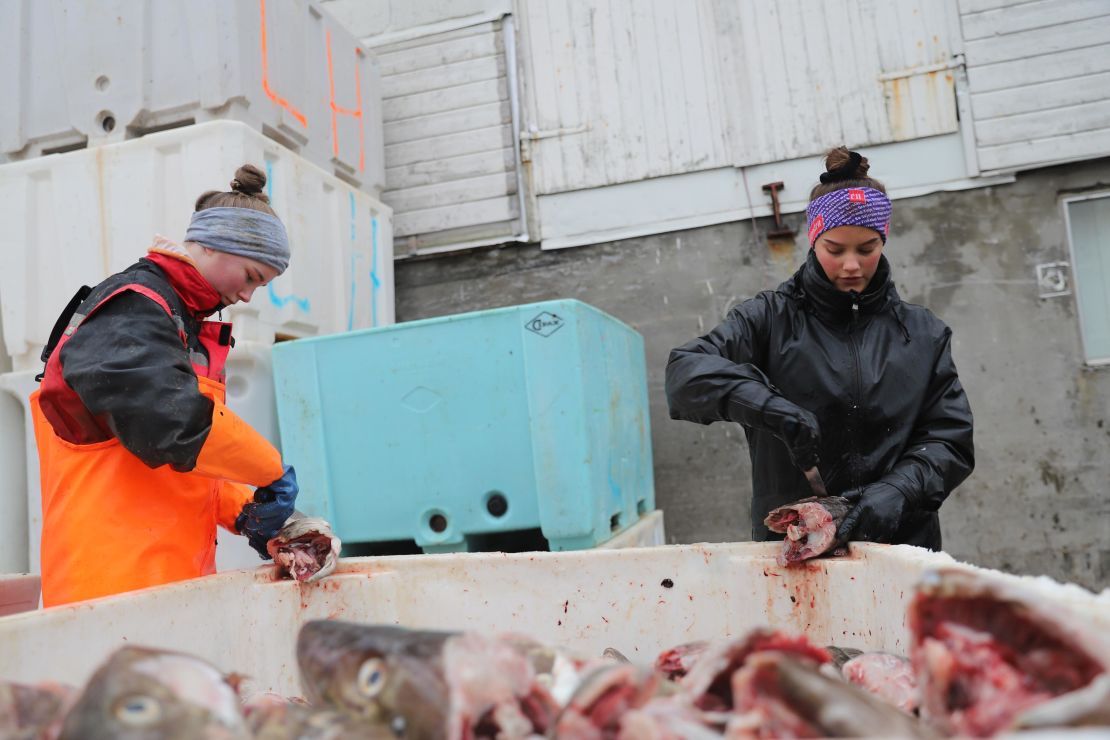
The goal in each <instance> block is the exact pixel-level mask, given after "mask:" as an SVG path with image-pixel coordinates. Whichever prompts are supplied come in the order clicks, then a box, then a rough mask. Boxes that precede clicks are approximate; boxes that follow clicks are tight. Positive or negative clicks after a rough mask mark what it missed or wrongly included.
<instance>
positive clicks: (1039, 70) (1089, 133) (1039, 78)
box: [960, 0, 1110, 172]
mask: <svg viewBox="0 0 1110 740" xmlns="http://www.w3.org/2000/svg"><path fill="white" fill-rule="evenodd" d="M960 12H961V18H960V20H961V27H962V29H963V34H964V37H965V38H966V43H965V52H966V63H967V76H968V87H969V90H970V93H971V108H972V112H973V118H974V131H975V144H976V147H977V155H978V159H979V165H980V167H981V169H982V170H983V171H984V172H997V171H1014V170H1020V169H1028V168H1030V167H1038V166H1045V165H1049V164H1055V163H1060V162H1066V161H1069V160H1074V159H1084V158H1088V157H1099V156H1105V154H1106V152H1107V151H1108V146H1107V144H1108V142H1110V1H1108V0H1034V1H1033V2H1025V3H1021V4H1014V3H1006V4H1003V3H1001V2H993V3H991V2H985V1H983V0H960Z"/></svg>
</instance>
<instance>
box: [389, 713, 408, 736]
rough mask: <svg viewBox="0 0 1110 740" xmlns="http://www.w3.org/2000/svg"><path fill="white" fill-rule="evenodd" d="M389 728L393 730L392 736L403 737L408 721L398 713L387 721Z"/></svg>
mask: <svg viewBox="0 0 1110 740" xmlns="http://www.w3.org/2000/svg"><path fill="white" fill-rule="evenodd" d="M389 729H390V730H392V731H393V736H394V737H404V736H405V730H407V729H408V723H407V722H405V718H404V717H402V716H401V715H399V714H398V715H397V716H396V717H394V718H393V721H391V722H390V723H389Z"/></svg>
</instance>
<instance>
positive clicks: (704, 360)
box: [666, 294, 778, 427]
mask: <svg viewBox="0 0 1110 740" xmlns="http://www.w3.org/2000/svg"><path fill="white" fill-rule="evenodd" d="M769 317H770V306H769V305H768V298H767V296H766V295H765V294H760V295H757V296H756V297H754V298H751V299H749V300H747V301H744V302H743V303H741V304H740V305H738V306H735V307H733V309H732V310H731V311H729V312H728V315H727V316H726V317H725V320H724V321H722V322H721V323H720V324H719V325H718V326H717V327H716V328H715V329H713V331H711V332H709V333H708V334H706V335H705V336H703V337H700V338H698V339H695V340H693V341H692V342H688V343H686V344H684V345H682V346H681V347H677V348H675V349H673V350H671V356H670V359H668V360H667V373H666V392H667V404H668V405H669V407H670V412H671V418H672V419H682V420H684V421H695V422H698V423H699V424H711V423H712V422H715V421H735V422H739V423H741V424H746V425H748V426H752V427H762V426H763V420H762V413H761V411H762V409H763V406H764V404H766V403H767V401H768V400H769V399H770V398H771V397H772V396H775V395H778V393H777V391H776V390H775V389H774V386H772V384H771V381H770V380H768V378H767V376H766V375H765V374H764V372H763V371H762V370H760V369H759V367H758V364H759V363H760V362H761V358H763V357H764V356H765V355H766V345H767V334H768V331H769V324H770V318H769Z"/></svg>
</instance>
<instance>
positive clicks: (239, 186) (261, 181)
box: [231, 164, 269, 200]
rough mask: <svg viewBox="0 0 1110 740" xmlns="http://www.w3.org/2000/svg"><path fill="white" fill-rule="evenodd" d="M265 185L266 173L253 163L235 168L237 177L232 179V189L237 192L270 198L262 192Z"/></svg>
mask: <svg viewBox="0 0 1110 740" xmlns="http://www.w3.org/2000/svg"><path fill="white" fill-rule="evenodd" d="M265 187H266V175H265V174H264V173H263V172H262V170H260V169H258V168H257V167H255V166H254V165H253V164H245V165H243V166H242V167H240V168H239V169H237V170H235V177H234V178H233V179H232V181H231V189H232V190H233V191H235V192H236V193H242V194H243V195H250V196H254V197H261V198H263V199H264V200H269V198H266V196H265V195H263V194H262V189H263V188H265Z"/></svg>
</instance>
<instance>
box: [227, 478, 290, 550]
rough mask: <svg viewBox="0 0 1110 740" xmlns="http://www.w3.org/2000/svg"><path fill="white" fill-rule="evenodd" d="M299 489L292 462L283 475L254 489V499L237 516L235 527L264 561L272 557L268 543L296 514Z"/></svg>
mask: <svg viewBox="0 0 1110 740" xmlns="http://www.w3.org/2000/svg"><path fill="white" fill-rule="evenodd" d="M299 492H300V487H299V486H298V485H297V473H296V471H294V470H293V466H292V465H286V466H285V472H284V473H283V474H282V476H281V477H280V478H278V479H277V480H276V481H274V482H273V483H271V484H270V485H268V486H263V487H262V488H259V489H257V490H255V492H254V500H253V501H251V502H250V503H248V504H246V505H245V506H244V507H243V511H241V512H240V513H239V516H238V517H237V518H236V519H235V528H236V529H237V530H239V534H241V535H244V536H245V537H246V538H247V540H248V541H249V542H250V543H251V547H253V548H254V549H255V552H257V553H258V554H259V555H261V556H262V558H263V559H264V560H269V559H270V553H269V552H267V550H266V543H267V542H268V541H269V540H270V538H272V537H273V536H274V535H276V534H277V533H278V530H280V529H281V527H282V525H283V524H285V521H286V520H287V519H288V518H289V517H290V516H292V515H293V508H294V506H295V505H296V502H297V493H299Z"/></svg>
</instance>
